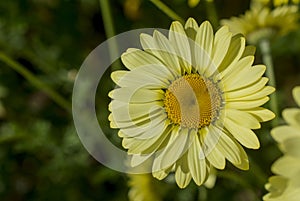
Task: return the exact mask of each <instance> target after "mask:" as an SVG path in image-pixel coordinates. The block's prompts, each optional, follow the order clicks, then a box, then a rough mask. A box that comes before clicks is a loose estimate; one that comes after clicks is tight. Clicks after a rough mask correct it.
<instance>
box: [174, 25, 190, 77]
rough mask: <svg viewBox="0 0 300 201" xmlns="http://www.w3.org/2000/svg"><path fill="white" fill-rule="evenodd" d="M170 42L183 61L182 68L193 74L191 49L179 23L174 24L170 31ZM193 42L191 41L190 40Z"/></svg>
mask: <svg viewBox="0 0 300 201" xmlns="http://www.w3.org/2000/svg"><path fill="white" fill-rule="evenodd" d="M169 40H170V42H171V44H172V45H173V47H174V49H175V52H176V54H177V56H178V57H179V58H180V60H179V61H182V66H184V68H186V70H187V71H188V72H191V64H192V61H191V48H190V45H189V39H188V38H187V36H186V34H185V31H184V28H183V26H182V25H181V24H180V23H179V22H176V21H175V22H173V23H172V25H171V28H170V31H169ZM190 40H191V39H190Z"/></svg>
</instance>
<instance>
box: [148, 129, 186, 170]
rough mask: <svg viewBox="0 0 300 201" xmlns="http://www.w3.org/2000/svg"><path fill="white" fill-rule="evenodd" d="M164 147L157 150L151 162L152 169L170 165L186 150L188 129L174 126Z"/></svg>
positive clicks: (160, 168)
mask: <svg viewBox="0 0 300 201" xmlns="http://www.w3.org/2000/svg"><path fill="white" fill-rule="evenodd" d="M170 135H171V136H170V139H169V142H168V144H167V145H166V147H164V148H163V149H162V150H160V151H159V152H157V153H156V154H157V156H156V158H155V160H154V163H153V171H154V172H156V171H160V170H162V169H165V168H167V167H170V166H172V165H173V164H174V163H175V162H176V161H177V160H178V159H179V158H180V157H181V156H182V155H183V154H184V153H185V151H186V144H187V141H188V136H189V135H188V130H187V129H181V128H179V127H174V128H173V130H172V133H171V134H170Z"/></svg>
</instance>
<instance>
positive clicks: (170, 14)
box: [149, 0, 184, 24]
mask: <svg viewBox="0 0 300 201" xmlns="http://www.w3.org/2000/svg"><path fill="white" fill-rule="evenodd" d="M149 1H151V2H152V3H153V4H154V5H155V6H156V7H157V8H159V9H160V10H161V11H162V12H164V13H165V14H166V15H167V16H168V17H170V18H171V19H172V20H177V21H179V22H180V23H182V24H184V20H183V19H182V18H181V17H180V16H179V15H177V14H176V13H175V12H174V11H173V10H172V9H171V8H169V7H168V6H167V5H166V4H164V3H163V2H161V1H160V0H149Z"/></svg>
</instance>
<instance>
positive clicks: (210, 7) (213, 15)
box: [205, 0, 219, 29]
mask: <svg viewBox="0 0 300 201" xmlns="http://www.w3.org/2000/svg"><path fill="white" fill-rule="evenodd" d="M205 4H206V10H207V13H208V16H207V17H208V19H209V21H210V22H211V23H212V25H213V27H214V28H215V29H216V28H218V27H219V17H218V13H217V11H216V5H215V3H214V1H212V0H206V1H205Z"/></svg>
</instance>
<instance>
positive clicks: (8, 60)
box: [0, 52, 72, 112]
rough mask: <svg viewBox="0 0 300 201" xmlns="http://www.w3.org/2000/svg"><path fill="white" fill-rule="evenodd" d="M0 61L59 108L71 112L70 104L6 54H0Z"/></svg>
mask: <svg viewBox="0 0 300 201" xmlns="http://www.w3.org/2000/svg"><path fill="white" fill-rule="evenodd" d="M0 60H1V61H2V62H4V63H5V64H6V65H8V66H9V67H11V68H12V69H13V70H15V71H16V72H18V73H19V74H21V75H22V76H23V77H24V78H25V79H27V80H28V81H29V82H30V83H31V84H32V85H33V86H35V87H36V88H38V89H40V90H41V91H43V92H44V93H45V94H47V95H48V96H49V97H50V98H51V99H52V100H53V101H54V102H55V103H57V104H58V105H59V106H61V107H62V108H64V109H65V110H67V111H68V112H71V110H72V109H71V108H72V107H71V104H70V103H69V102H68V101H67V100H66V99H64V98H63V97H62V96H61V95H60V94H58V93H56V91H54V90H53V89H51V88H50V87H49V86H48V85H46V84H45V83H44V82H42V81H41V80H40V79H38V78H37V77H36V76H35V75H34V74H32V73H31V72H30V71H29V70H27V69H26V68H25V67H24V66H23V65H21V64H20V63H18V62H16V61H14V60H13V59H11V58H10V57H8V56H7V55H6V54H4V53H2V52H0Z"/></svg>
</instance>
